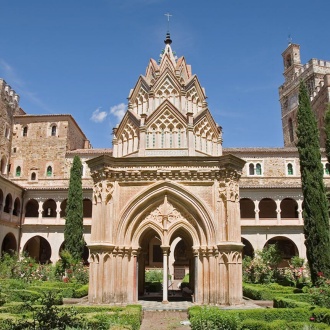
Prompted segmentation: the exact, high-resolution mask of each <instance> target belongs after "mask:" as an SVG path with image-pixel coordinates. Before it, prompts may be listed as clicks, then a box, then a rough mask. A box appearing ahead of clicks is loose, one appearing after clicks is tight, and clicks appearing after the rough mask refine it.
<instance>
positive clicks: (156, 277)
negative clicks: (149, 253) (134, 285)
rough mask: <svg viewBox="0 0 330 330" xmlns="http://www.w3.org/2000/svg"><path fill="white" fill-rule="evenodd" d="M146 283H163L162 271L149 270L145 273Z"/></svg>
mask: <svg viewBox="0 0 330 330" xmlns="http://www.w3.org/2000/svg"><path fill="white" fill-rule="evenodd" d="M145 281H146V282H163V271H162V270H157V269H155V270H153V269H151V270H147V271H146V273H145Z"/></svg>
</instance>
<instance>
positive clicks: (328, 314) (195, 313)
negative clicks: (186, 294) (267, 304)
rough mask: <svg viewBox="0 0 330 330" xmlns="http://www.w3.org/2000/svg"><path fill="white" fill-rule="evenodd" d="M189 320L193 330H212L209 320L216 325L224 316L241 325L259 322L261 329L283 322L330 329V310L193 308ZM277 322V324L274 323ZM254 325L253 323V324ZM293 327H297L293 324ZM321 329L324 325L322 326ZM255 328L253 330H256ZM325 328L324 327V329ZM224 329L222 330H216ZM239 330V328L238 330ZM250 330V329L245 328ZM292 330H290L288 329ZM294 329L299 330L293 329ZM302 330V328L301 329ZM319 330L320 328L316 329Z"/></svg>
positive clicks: (190, 309) (190, 310)
mask: <svg viewBox="0 0 330 330" xmlns="http://www.w3.org/2000/svg"><path fill="white" fill-rule="evenodd" d="M188 313H189V319H190V322H191V328H192V329H193V330H197V329H205V330H206V329H212V328H209V327H208V326H207V324H208V319H211V320H212V322H213V323H214V324H217V322H220V320H221V319H222V317H223V315H226V317H227V318H233V319H236V318H238V320H239V321H240V322H241V324H247V323H249V324H250V323H251V321H254V323H255V324H257V323H256V322H259V323H258V324H259V328H258V329H263V328H261V326H260V325H262V324H268V325H269V324H271V323H272V324H276V322H283V324H287V323H289V322H298V323H302V324H308V325H312V326H314V325H315V324H317V323H325V324H327V327H328V328H329V325H330V310H328V309H326V308H281V309H276V308H273V309H251V310H247V309H245V310H221V309H219V308H217V307H206V308H205V307H204V308H203V307H198V306H195V307H191V308H189V310H188ZM311 318H314V322H311V320H310V319H311ZM273 322H275V323H273ZM252 323H253V322H252ZM293 326H296V325H295V323H293ZM320 327H321V329H322V327H323V325H320ZM256 328H257V325H256V327H255V328H251V329H256ZM323 328H324V327H323ZM216 329H222V328H216ZM224 329H228V330H230V329H235V328H229V327H228V328H224ZM238 329H239V328H238ZM245 329H249V328H247V327H246V328H245ZM265 329H286V328H285V327H284V328H283V327H281V326H278V327H277V328H276V327H273V328H267V327H266V328H265ZM288 329H290V328H288ZM292 329H297V328H295V327H293V328H292ZM300 329H301V328H300ZM315 329H318V326H317V327H316V328H315Z"/></svg>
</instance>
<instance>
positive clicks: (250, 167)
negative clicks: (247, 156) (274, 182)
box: [249, 163, 254, 175]
mask: <svg viewBox="0 0 330 330" xmlns="http://www.w3.org/2000/svg"><path fill="white" fill-rule="evenodd" d="M249 175H254V165H253V164H252V163H251V164H250V165H249Z"/></svg>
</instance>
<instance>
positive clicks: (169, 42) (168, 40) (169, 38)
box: [164, 32, 172, 45]
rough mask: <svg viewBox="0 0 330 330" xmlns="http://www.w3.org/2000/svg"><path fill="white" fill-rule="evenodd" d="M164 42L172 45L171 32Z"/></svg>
mask: <svg viewBox="0 0 330 330" xmlns="http://www.w3.org/2000/svg"><path fill="white" fill-rule="evenodd" d="M164 42H165V45H170V44H171V43H172V40H171V36H170V33H169V32H167V33H166V39H165V40H164Z"/></svg>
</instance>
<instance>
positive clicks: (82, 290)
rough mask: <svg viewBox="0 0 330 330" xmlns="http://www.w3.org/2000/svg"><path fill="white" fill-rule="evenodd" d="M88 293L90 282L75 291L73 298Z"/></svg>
mask: <svg viewBox="0 0 330 330" xmlns="http://www.w3.org/2000/svg"><path fill="white" fill-rule="evenodd" d="M87 295H88V284H85V285H82V286H81V287H80V288H78V289H76V290H74V291H73V295H72V298H82V297H85V296H87Z"/></svg>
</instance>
